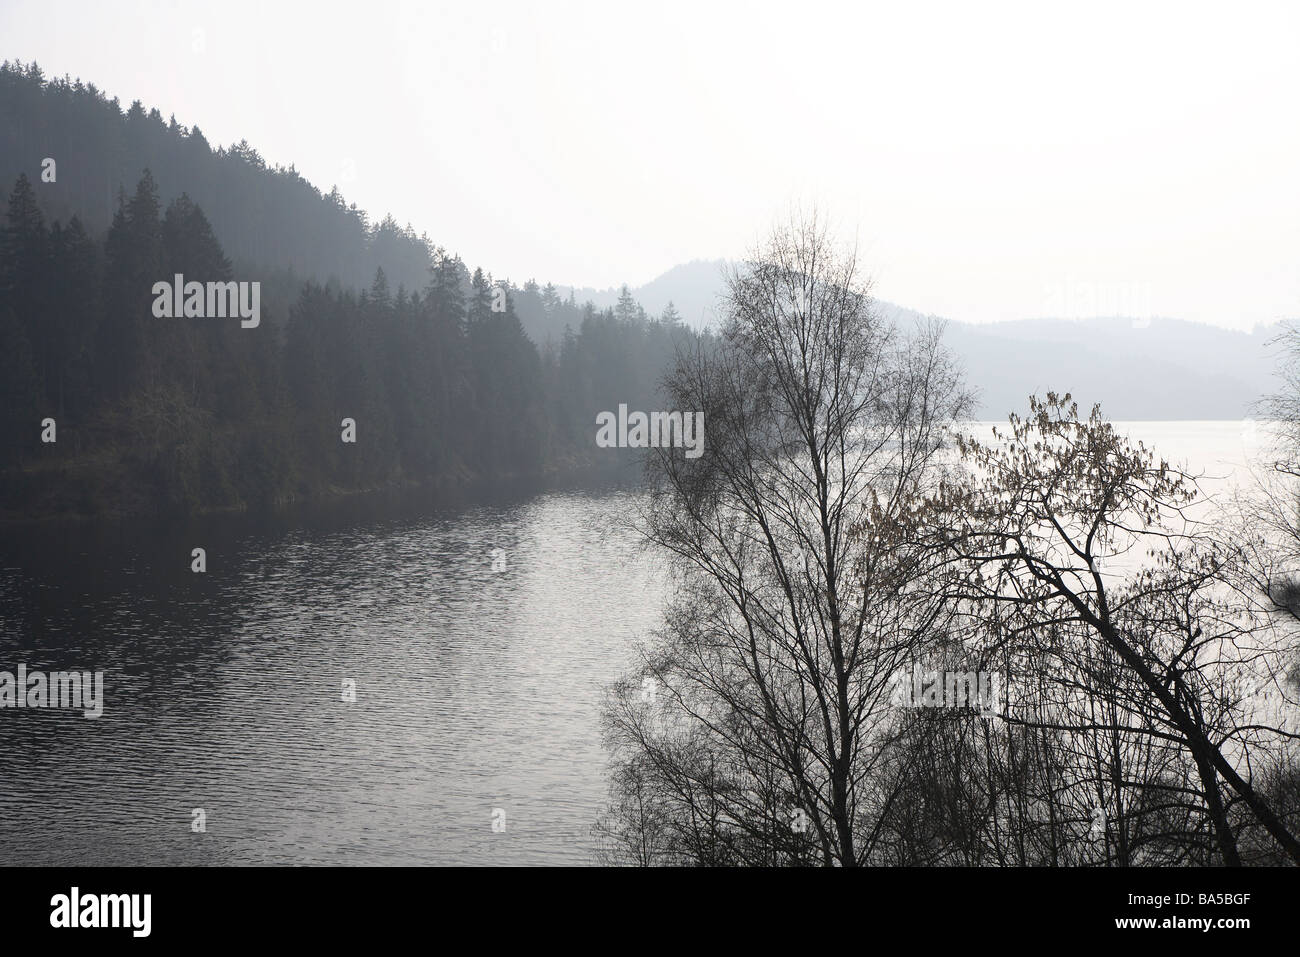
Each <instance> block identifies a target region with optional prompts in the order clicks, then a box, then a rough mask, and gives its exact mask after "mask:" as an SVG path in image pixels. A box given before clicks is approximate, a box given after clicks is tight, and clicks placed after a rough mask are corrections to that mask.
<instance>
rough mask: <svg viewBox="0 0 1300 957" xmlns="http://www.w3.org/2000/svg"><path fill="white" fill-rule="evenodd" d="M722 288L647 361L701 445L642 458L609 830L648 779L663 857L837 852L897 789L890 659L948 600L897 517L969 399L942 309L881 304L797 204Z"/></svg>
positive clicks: (935, 468)
mask: <svg viewBox="0 0 1300 957" xmlns="http://www.w3.org/2000/svg"><path fill="white" fill-rule="evenodd" d="M727 307H728V309H727V312H728V314H727V320H726V322H725V325H724V328H723V330H722V333H721V337H720V342H719V345H718V346H717V348H716V349H713V350H711V351H708V352H705V351H697V352H695V353H693V354H690V355H683V356H681V357H680V359H679V363H678V367H677V370H676V372H675V374H674V375H673V376H671V377H670V380H669V381H668V383H667V392H668V395H669V397H670V398H671V400H672V406H671V407H672V408H674V409H685V410H692V411H702V412H703V413H704V415H705V423H706V447H705V452H704V454H703V455H702V456H701V457H700V458H698V459H694V460H693V459H688V458H686V457H685V456H684V455H682V454H681V451H680V450H675V449H660V450H658V451H657V454H655V455H654V456H653V457H652V459H651V461H650V464H649V477H650V495H649V504H648V506H647V509H646V513H645V515H644V516H643V528H644V531H645V533H646V536H647V538H648V540H649V541H650V542H651V543H653V544H654V545H656V546H658V547H660V548H662V549H664V550H665V552H666V554H668V555H670V556H671V558H672V561H673V566H674V569H675V572H676V576H677V585H678V587H677V593H676V598H675V600H674V603H673V606H672V608H671V609H670V611H669V613H668V615H667V620H666V623H665V626H664V627H663V629H662V630H661V632H660V633H659V634H658V635H657V636H656V639H655V641H654V642H653V643H652V644H651V645H650V646H649V648H648V649H647V651H646V654H645V656H644V661H643V665H642V668H641V670H640V671H639V672H638V673H637V674H636V675H633V676H631V677H630V678H629V679H628V680H627V681H626V682H624V683H623V684H621V685H620V686H619V687H618V688H616V689H615V692H614V694H613V696H612V698H611V704H610V708H609V711H608V714H607V725H606V726H607V731H608V739H609V743H610V746H611V749H612V751H613V753H614V755H615V759H616V761H617V762H618V763H619V765H620V767H621V768H623V769H626V768H628V767H632V766H635V767H636V768H637V769H638V774H639V775H640V776H639V777H638V778H637V782H638V787H637V788H636V789H631V788H628V787H627V786H626V784H627V778H626V775H625V774H623V773H621V774H620V776H618V777H616V781H615V786H614V788H613V808H612V809H611V813H610V816H609V818H608V819H607V822H608V823H610V824H611V826H610V828H609V837H610V842H609V843H610V846H611V848H613V849H615V850H618V849H622V850H623V851H624V852H625V853H624V854H623V857H624V859H628V860H639V861H641V862H645V861H646V855H645V854H644V853H643V852H641V851H639V850H638V848H642V847H643V846H644V843H645V835H644V834H643V833H641V830H642V829H641V828H640V826H639V824H638V820H637V818H636V816H635V815H632V814H629V812H628V809H629V807H630V805H631V804H632V803H633V802H637V801H642V800H643V798H640V797H638V796H637V792H638V791H639V790H641V789H644V788H648V789H649V790H650V791H652V792H653V793H654V806H655V808H656V814H657V815H659V817H657V818H656V822H657V823H656V828H655V835H654V837H655V839H656V840H657V841H658V842H659V847H660V848H661V854H662V859H663V860H668V861H672V862H675V863H686V862H705V863H735V864H768V865H771V864H800V863H817V864H825V865H831V864H839V865H845V866H852V865H856V864H859V863H862V862H864V861H866V860H868V859H869V858H870V856H871V854H872V850H873V847H874V846H875V845H876V844H877V843H878V842H879V841H880V840H881V838H882V831H881V828H880V822H881V820H882V818H883V816H884V814H885V813H886V811H887V810H888V807H889V804H890V802H891V800H893V799H894V798H895V797H897V792H894V793H890V792H889V791H888V789H884V790H882V789H881V788H880V787H879V786H878V783H879V775H878V771H879V770H880V768H881V767H883V759H884V755H885V753H886V751H887V748H888V743H889V741H890V740H891V738H892V737H894V736H895V735H896V733H897V731H896V726H897V724H898V710H897V709H896V708H894V707H893V706H892V704H891V702H890V690H891V682H892V679H893V678H894V676H895V675H896V674H897V673H898V672H899V671H900V670H901V669H904V668H906V667H907V666H908V664H909V663H910V662H911V660H913V658H914V657H915V656H916V654H917V653H918V649H920V648H921V647H923V646H924V645H925V643H926V642H929V641H931V640H932V639H933V636H934V635H935V634H936V633H942V632H943V631H944V628H945V619H946V616H948V615H949V614H950V609H949V606H948V604H947V603H946V602H945V601H944V599H943V597H942V596H941V595H939V594H937V593H936V591H935V589H933V588H930V587H927V579H928V577H929V575H930V573H931V570H932V567H933V566H934V565H935V564H936V561H935V556H934V555H933V553H932V552H931V551H930V550H929V549H927V548H925V547H923V546H921V545H920V544H918V543H916V542H914V541H912V540H911V539H912V536H909V535H906V534H903V533H902V529H903V528H905V527H907V526H908V525H909V524H910V523H911V521H912V518H911V513H912V511H913V510H914V509H915V507H916V505H917V503H918V502H919V501H920V500H921V499H922V498H923V497H924V496H925V495H926V494H927V493H932V492H935V491H937V488H938V486H937V481H938V477H939V474H940V472H941V465H942V463H941V456H942V452H943V450H944V448H945V445H946V443H947V442H948V439H949V436H950V433H951V427H952V424H953V422H954V420H956V419H957V418H960V417H962V416H964V415H965V414H966V413H967V412H968V410H969V407H970V399H969V396H968V394H967V393H966V391H965V390H964V389H963V388H962V385H961V381H960V376H959V373H958V370H957V369H956V367H955V365H954V363H953V361H952V359H951V358H950V356H949V355H948V353H947V352H946V351H945V350H944V348H943V346H942V344H941V328H940V327H939V326H922V327H919V328H917V329H916V330H914V331H912V332H910V333H905V332H904V331H902V330H900V329H898V328H895V327H894V326H892V325H890V324H888V323H886V322H884V321H883V320H882V319H881V318H880V317H879V316H878V315H877V314H876V313H875V312H874V311H873V309H872V305H871V299H870V296H869V290H868V287H867V285H866V284H865V283H864V282H863V281H862V280H861V279H860V277H859V275H858V266H857V262H856V257H855V255H854V254H852V253H845V252H841V251H840V250H838V249H837V248H835V247H834V245H833V244H832V242H831V240H830V239H829V237H828V235H827V232H826V230H825V228H824V225H823V224H822V223H821V222H819V221H818V219H817V217H816V216H815V215H813V216H811V217H808V218H806V219H797V218H796V219H795V220H794V221H792V222H791V223H790V224H789V225H788V226H787V227H784V228H778V229H777V230H775V231H774V232H773V234H772V236H771V238H770V239H769V240H768V241H767V242H766V244H765V245H764V246H763V247H762V248H761V249H759V250H758V251H757V252H756V253H755V254H754V255H753V257H752V259H751V261H750V262H748V263H747V264H746V265H745V266H744V267H743V268H742V269H740V270H739V271H737V272H736V273H735V274H734V275H732V276H731V277H730V281H729V298H728V302H727ZM647 678H648V679H651V680H652V681H653V682H654V685H653V687H655V688H657V689H658V691H657V694H655V695H652V696H649V700H647V696H646V695H644V694H641V693H640V692H641V690H642V689H643V688H644V687H645V684H644V682H645V680H646V679H647Z"/></svg>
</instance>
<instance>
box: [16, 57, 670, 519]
mask: <svg viewBox="0 0 1300 957" xmlns="http://www.w3.org/2000/svg"><path fill="white" fill-rule="evenodd" d="M46 157H51V158H54V159H55V160H56V162H57V175H56V176H55V177H54V178H53V181H49V177H42V172H43V166H42V162H43V160H44V159H45V158H46ZM0 158H2V159H0V163H2V164H3V166H2V168H0V172H3V174H4V175H5V176H7V177H8V176H12V180H11V181H12V182H13V183H14V186H13V189H12V192H11V193H10V194H9V197H8V203H7V212H6V218H5V221H4V224H3V234H2V236H0V393H2V394H0V416H2V420H0V510H3V512H4V513H5V515H7V516H8V517H17V516H31V515H37V516H39V515H48V514H69V513H74V514H93V515H98V514H106V513H131V512H137V511H141V510H145V509H175V510H181V511H198V510H207V509H219V508H244V507H249V506H253V505H261V504H277V503H285V502H289V501H294V500H301V499H303V498H311V497H318V496H321V495H327V494H332V493H338V492H344V491H355V490H362V489H374V488H381V487H389V486H395V485H403V484H413V483H420V484H429V483H432V484H435V485H440V486H441V485H449V484H464V483H467V482H474V481H485V480H491V479H494V478H505V477H527V476H542V475H547V474H556V473H561V472H563V473H570V474H573V473H586V472H592V471H606V470H609V469H611V468H615V467H617V465H618V463H619V462H620V461H621V462H623V463H626V462H627V460H628V458H629V457H628V456H626V455H619V454H618V452H617V451H616V450H597V449H596V448H595V446H594V442H593V435H594V428H595V416H596V413H597V412H599V411H602V410H612V409H617V407H618V404H619V403H624V402H625V403H629V405H631V406H632V407H634V408H636V407H640V408H651V407H654V406H655V401H656V400H655V397H654V396H655V390H656V387H657V384H658V381H659V379H660V377H661V375H662V373H663V371H664V370H665V369H666V368H667V367H668V365H669V363H670V362H671V360H672V357H673V355H674V352H675V349H676V348H677V347H678V346H679V345H682V344H684V343H686V342H687V341H688V340H689V339H690V338H691V337H692V336H693V333H691V332H690V331H689V330H687V329H686V328H685V327H684V326H682V325H681V324H680V322H679V321H678V320H677V319H676V316H675V314H674V313H673V312H672V310H671V309H669V310H666V314H665V315H664V316H663V317H655V318H652V317H649V316H647V315H646V314H645V312H644V310H642V309H641V308H640V306H639V305H637V304H636V303H635V302H634V301H633V300H632V299H631V297H630V296H628V295H624V296H623V297H622V299H621V300H620V301H619V303H618V304H617V305H616V306H614V307H612V308H609V309H606V310H603V311H597V310H596V309H595V308H594V307H593V306H591V305H590V304H587V305H585V306H579V305H578V304H577V303H576V302H575V301H574V300H573V299H572V297H570V298H569V299H567V300H562V299H561V298H560V297H559V296H558V295H557V293H556V291H555V288H554V287H553V286H550V285H547V286H544V287H543V286H541V285H539V284H538V283H536V282H533V281H529V282H528V283H526V284H524V285H523V286H522V287H516V286H513V285H510V284H506V283H498V282H494V281H493V280H492V278H491V277H490V276H489V275H487V274H485V273H484V271H483V270H481V269H474V270H470V269H469V268H468V267H466V265H465V264H463V263H462V262H461V261H460V259H459V258H458V257H456V256H455V255H453V254H451V253H448V252H447V251H445V250H444V249H442V248H440V247H436V246H434V245H433V244H432V242H431V241H430V240H429V239H428V238H427V237H424V236H419V237H417V236H416V235H415V234H414V232H413V231H412V230H410V229H409V228H406V229H400V228H398V227H397V225H396V222H395V221H394V220H393V219H392V218H391V217H389V218H386V219H385V220H384V221H382V222H380V223H378V224H371V223H369V221H368V219H367V216H366V214H365V213H364V212H362V211H360V210H358V209H356V207H355V206H345V205H344V203H343V200H342V198H341V197H340V196H339V195H338V194H337V192H335V193H332V194H330V195H322V194H321V193H320V191H319V190H317V189H316V188H315V187H314V186H312V185H311V184H310V183H308V182H307V181H306V180H304V179H302V177H300V176H298V174H297V173H295V172H294V171H293V170H292V169H288V170H285V169H281V168H276V169H269V168H267V167H266V165H265V164H264V163H263V162H262V160H261V159H260V157H259V156H258V155H257V153H256V151H255V150H253V149H252V148H251V147H249V146H247V144H242V143H241V144H240V145H239V146H236V147H232V148H230V149H225V150H223V149H220V148H218V149H215V150H214V149H212V148H211V147H210V146H209V145H208V143H207V142H206V140H204V138H203V136H202V134H201V133H200V131H199V130H198V128H197V127H194V128H190V129H187V128H185V127H183V126H180V125H179V124H177V123H176V122H175V120H174V119H173V120H171V121H170V122H167V123H165V122H164V121H163V120H162V117H161V116H160V115H159V114H158V113H157V111H152V112H147V111H146V110H145V109H144V107H143V106H142V105H141V104H139V103H138V102H137V103H135V104H132V106H131V107H130V108H129V109H128V110H127V111H126V112H125V113H123V112H122V111H121V110H120V108H119V106H118V103H117V100H116V99H107V98H106V97H105V96H104V94H102V93H101V92H99V91H98V90H96V89H95V88H94V87H93V86H92V85H89V84H82V83H81V82H80V81H76V82H73V81H69V80H67V79H64V80H58V81H53V82H46V81H45V80H44V78H43V76H42V75H41V73H40V70H39V68H37V67H36V66H35V65H32V66H26V67H24V66H13V65H9V64H6V65H5V66H4V67H2V68H0ZM176 274H182V275H183V276H185V277H186V279H187V280H191V279H192V280H196V281H200V282H226V281H231V282H241V283H247V282H253V281H258V282H262V283H264V284H265V285H266V286H267V294H266V295H265V296H263V298H262V310H261V313H262V314H261V317H260V321H259V322H258V323H257V324H256V325H255V326H248V327H246V326H245V325H244V324H241V322H240V321H239V320H238V319H237V318H195V317H179V318H160V317H159V316H157V315H156V314H155V311H154V308H153V306H154V298H155V297H154V293H153V291H152V290H153V287H154V285H155V284H156V283H158V282H159V281H171V279H172V277H173V276H174V275H176ZM501 292H504V294H503V295H502V294H501ZM494 306H495V307H496V308H494ZM344 419H352V420H354V422H355V437H356V441H355V442H346V441H344V440H343V438H342V436H343V433H344V429H343V425H342V423H343V420H344ZM48 420H53V429H51V428H50V424H49V422H48Z"/></svg>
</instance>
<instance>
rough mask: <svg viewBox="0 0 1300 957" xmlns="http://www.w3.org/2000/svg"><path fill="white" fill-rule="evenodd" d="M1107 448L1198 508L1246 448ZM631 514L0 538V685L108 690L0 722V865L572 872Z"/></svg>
mask: <svg viewBox="0 0 1300 957" xmlns="http://www.w3.org/2000/svg"><path fill="white" fill-rule="evenodd" d="M1122 428H1123V431H1125V432H1127V433H1128V434H1130V435H1132V436H1134V437H1141V438H1143V439H1144V440H1145V441H1146V442H1147V443H1148V445H1154V446H1155V447H1156V449H1157V450H1158V451H1159V452H1161V453H1162V454H1163V455H1165V456H1166V457H1168V458H1170V459H1177V460H1180V461H1185V462H1187V463H1188V464H1189V465H1190V466H1192V467H1193V468H1195V469H1198V470H1203V471H1205V472H1207V473H1209V474H1210V475H1211V476H1213V477H1215V478H1214V481H1215V482H1216V483H1228V484H1230V483H1231V481H1233V475H1234V474H1237V475H1239V474H1240V471H1241V470H1242V468H1243V466H1244V464H1245V462H1246V461H1247V459H1248V457H1249V455H1250V453H1251V452H1252V450H1254V449H1257V448H1258V446H1259V444H1260V435H1259V433H1258V431H1257V430H1256V429H1255V428H1253V427H1252V426H1250V425H1249V424H1248V423H1242V422H1172V423H1171V422H1159V423H1124V424H1122ZM633 501H634V496H633V495H632V493H629V492H628V491H626V490H617V489H597V490H586V491H566V492H555V491H549V492H543V493H540V494H530V495H514V496H506V497H498V498H496V499H494V500H492V501H486V502H479V503H477V504H461V505H456V506H441V507H433V506H424V507H420V508H412V507H410V505H409V504H407V505H403V506H400V507H399V506H388V505H376V504H374V503H369V504H365V505H362V504H359V503H349V504H346V505H338V506H335V507H332V508H330V509H326V510H323V511H321V512H319V513H313V514H312V515H311V516H310V517H304V516H297V517H285V516H281V517H278V518H276V519H273V520H265V519H252V518H249V517H246V516H241V517H237V518H224V519H222V518H209V519H204V520H200V521H194V522H190V523H186V524H183V525H172V526H158V525H156V524H152V523H117V524H111V525H109V524H104V525H95V526H86V525H78V526H51V527H43V528H38V529H22V530H13V529H7V530H5V531H4V532H3V533H2V534H3V539H2V543H0V671H10V672H13V671H15V670H16V669H17V666H18V665H19V664H20V663H22V664H26V665H27V666H28V668H29V669H32V670H37V669H39V670H44V671H59V670H70V669H74V668H76V669H81V670H104V671H105V672H106V676H105V698H106V702H105V707H104V713H103V715H102V717H100V718H98V719H93V720H92V719H87V718H85V717H83V716H82V715H81V713H80V712H74V711H67V710H56V709H21V710H20V709H4V710H0V768H2V770H0V860H4V861H5V862H6V863H10V864H80V865H107V864H461V863H463V864H488V863H509V864H541V863H546V864H564V863H574V864H577V863H586V862H588V861H589V860H590V857H591V848H592V845H593V841H592V838H591V834H590V828H591V825H592V824H593V823H594V821H595V819H596V817H597V815H598V814H599V813H600V811H601V809H602V807H603V806H604V802H605V795H606V781H605V772H606V756H605V754H604V752H603V750H602V748H601V742H600V729H599V725H598V714H599V710H600V706H601V702H602V698H603V695H604V693H605V690H606V688H607V687H608V686H609V684H610V683H611V682H612V681H613V680H614V679H615V678H617V677H618V676H619V675H620V674H621V673H622V672H623V671H624V670H625V669H626V668H627V666H628V665H629V664H630V662H631V660H632V646H633V643H634V642H635V641H636V640H637V639H638V638H641V637H644V636H645V635H646V633H647V632H648V631H649V630H650V629H652V628H653V627H654V626H655V625H656V623H657V621H658V617H659V613H660V609H661V608H662V605H663V602H664V599H665V596H666V583H665V576H664V573H663V569H662V566H661V565H660V564H659V562H658V561H657V559H656V558H655V556H653V555H651V554H647V553H645V552H643V551H642V550H641V549H640V548H639V547H638V543H637V540H636V536H635V535H634V533H633V532H632V531H630V530H629V529H627V528H625V527H623V526H622V525H621V524H620V523H621V522H622V521H623V520H625V519H626V518H627V517H628V516H629V515H630V513H631V510H632V508H631V507H632V504H633ZM198 546H201V547H203V548H205V549H206V552H207V569H208V570H207V572H206V573H205V574H194V573H193V572H191V570H190V563H191V549H193V548H195V547H198ZM495 549H500V550H501V552H502V553H504V558H505V567H504V569H500V567H499V565H498V570H494V568H493V552H494V550H495ZM345 680H352V681H355V683H356V685H355V687H356V700H355V701H354V702H348V701H344V700H343V697H344V696H343V694H342V687H343V682H344V681H345ZM196 809H202V811H203V815H204V820H205V826H206V831H203V832H196V831H195V830H194V829H193V827H192V822H193V821H194V812H195V810H196ZM494 820H495V821H496V822H498V827H497V829H494ZM501 822H503V823H504V829H501V828H500V823H501Z"/></svg>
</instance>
